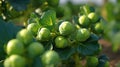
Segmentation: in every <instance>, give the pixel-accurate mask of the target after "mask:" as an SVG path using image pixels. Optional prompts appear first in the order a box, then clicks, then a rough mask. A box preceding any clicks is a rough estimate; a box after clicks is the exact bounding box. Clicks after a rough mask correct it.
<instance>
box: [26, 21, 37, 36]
mask: <svg viewBox="0 0 120 67" xmlns="http://www.w3.org/2000/svg"><path fill="white" fill-rule="evenodd" d="M38 29H39V24H37V23H31V24H29V25H28V26H27V30H28V31H31V32H32V34H33V35H37V32H38Z"/></svg>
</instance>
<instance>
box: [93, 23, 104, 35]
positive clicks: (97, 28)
mask: <svg viewBox="0 0 120 67" xmlns="http://www.w3.org/2000/svg"><path fill="white" fill-rule="evenodd" d="M94 29H95V32H96V33H102V31H103V26H102V24H101V23H96V24H95V27H94Z"/></svg>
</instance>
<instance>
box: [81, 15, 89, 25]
mask: <svg viewBox="0 0 120 67" xmlns="http://www.w3.org/2000/svg"><path fill="white" fill-rule="evenodd" d="M79 24H80V25H82V26H88V25H89V24H90V20H89V18H88V17H87V16H85V15H83V16H80V17H79Z"/></svg>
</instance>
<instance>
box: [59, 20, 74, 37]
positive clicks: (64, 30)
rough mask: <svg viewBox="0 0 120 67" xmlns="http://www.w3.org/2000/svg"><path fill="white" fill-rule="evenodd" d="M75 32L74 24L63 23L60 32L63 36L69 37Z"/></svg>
mask: <svg viewBox="0 0 120 67" xmlns="http://www.w3.org/2000/svg"><path fill="white" fill-rule="evenodd" d="M74 31H75V28H74V26H73V24H72V23H70V22H69V21H63V22H62V23H61V24H60V26H59V32H60V34H61V35H69V34H71V33H73V32H74Z"/></svg>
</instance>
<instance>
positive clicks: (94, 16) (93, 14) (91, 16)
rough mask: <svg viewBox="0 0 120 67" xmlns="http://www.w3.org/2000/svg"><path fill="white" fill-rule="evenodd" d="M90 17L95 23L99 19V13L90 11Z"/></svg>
mask: <svg viewBox="0 0 120 67" xmlns="http://www.w3.org/2000/svg"><path fill="white" fill-rule="evenodd" d="M88 18H89V19H90V20H91V21H92V22H93V23H95V22H97V21H98V19H99V17H98V16H97V14H96V13H94V12H91V13H89V14H88Z"/></svg>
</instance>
